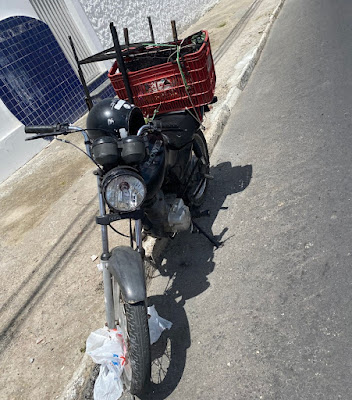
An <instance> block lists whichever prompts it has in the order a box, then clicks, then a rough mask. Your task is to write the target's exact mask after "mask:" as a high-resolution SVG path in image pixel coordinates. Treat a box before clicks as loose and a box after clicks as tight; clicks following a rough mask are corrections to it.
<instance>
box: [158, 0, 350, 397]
mask: <svg viewBox="0 0 352 400" xmlns="http://www.w3.org/2000/svg"><path fill="white" fill-rule="evenodd" d="M351 21H352V3H351V2H349V1H348V0H337V1H332V0H310V1H307V0H287V1H286V3H285V5H284V7H283V10H282V11H281V14H280V16H279V19H278V20H277V22H276V23H275V25H274V28H273V30H272V32H271V35H270V38H269V41H268V43H267V46H266V48H265V49H264V52H263V55H262V57H261V60H260V62H259V63H258V66H257V67H256V70H255V72H254V74H253V75H252V77H251V80H250V82H249V84H248V86H247V87H246V89H245V91H244V93H243V95H242V96H241V97H240V100H239V102H238V103H237V106H236V110H235V112H234V113H233V115H232V117H231V119H230V121H229V123H228V126H227V129H226V132H225V133H224V135H223V136H222V138H221V140H220V141H219V143H218V145H217V147H216V149H215V151H214V153H213V156H212V165H213V167H212V174H213V175H214V176H215V180H214V181H213V182H212V185H211V190H210V191H209V197H208V203H207V207H208V208H210V210H211V211H212V216H211V217H210V219H208V220H206V219H204V220H201V221H200V223H201V224H202V225H203V226H204V227H206V228H207V229H209V230H210V229H212V231H213V233H214V234H215V235H218V237H219V238H220V237H221V238H222V240H223V241H224V246H223V247H222V248H221V249H219V250H216V251H213V249H212V247H211V245H210V244H209V243H208V242H207V241H206V239H204V238H202V237H200V236H198V235H194V236H191V235H188V236H187V235H184V236H180V237H178V238H176V239H175V240H174V241H173V242H172V243H171V245H170V246H169V247H168V250H167V251H166V253H165V259H164V260H163V263H162V267H161V276H159V277H158V278H156V279H155V282H154V284H153V285H152V288H153V290H154V293H155V297H154V301H155V303H156V304H159V303H160V305H159V308H158V309H159V312H160V314H161V315H162V316H164V317H166V318H167V319H169V320H171V321H174V322H175V323H174V327H173V329H172V331H171V333H170V343H169V346H170V347H169V348H168V351H169V353H168V354H169V357H170V358H171V364H170V368H169V370H168V371H167V375H166V377H165V380H164V383H161V384H159V385H155V388H154V393H153V395H152V396H150V398H152V399H164V398H166V397H167V398H170V399H189V400H193V399H202V400H207V399H241V400H242V399H246V400H248V399H278V400H291V399H292V400H305V399H307V400H308V399H309V400H313V399H319V400H321V399H327V400H331V399H346V400H348V399H351V396H352V394H351V393H352V379H351V370H352V350H351V342H352V334H351V327H352V324H351V321H352V312H351V311H352V306H351V297H352V295H351V293H352V291H351V289H352V269H351V260H352V255H351V254H352V248H351V216H352V181H351V167H352V156H351V150H352V129H351V104H352V41H351V37H352V35H351V34H352V25H351ZM221 207H222V209H220V208H221ZM162 288H166V294H168V296H167V300H166V302H165V303H164V305H162V304H161V301H162V300H161V297H160V296H159V294H161V293H162ZM164 299H165V297H164ZM164 342H165V343H164V344H166V339H165V340H164ZM155 353H156V350H155ZM164 358H165V357H164ZM164 361H165V360H164Z"/></svg>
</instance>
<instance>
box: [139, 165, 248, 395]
mask: <svg viewBox="0 0 352 400" xmlns="http://www.w3.org/2000/svg"><path fill="white" fill-rule="evenodd" d="M210 174H211V175H212V176H214V180H213V181H211V182H210V185H209V191H208V194H207V200H206V202H205V204H204V206H203V207H202V210H205V209H209V211H210V217H206V218H202V219H199V220H197V221H199V225H201V227H202V228H203V229H204V230H205V231H206V232H207V233H210V234H211V233H212V226H213V224H214V221H215V219H216V217H217V215H218V213H219V212H226V210H227V208H226V207H223V205H224V202H225V200H226V198H227V196H229V195H232V194H235V193H239V192H241V191H243V190H245V189H246V187H247V186H248V185H249V183H250V180H251V178H252V166H251V165H246V166H235V167H232V166H231V163H230V162H225V163H221V164H218V165H216V166H214V167H212V168H211V172H210ZM228 222H229V224H230V223H231V221H228ZM228 230H229V228H228V227H224V228H223V229H222V231H221V233H220V234H219V235H216V236H215V238H216V240H218V241H221V240H222V239H223V238H224V237H225V235H226V232H227V231H228ZM225 242H226V240H225ZM225 242H224V246H226V243H225ZM214 250H216V249H215V248H214V246H213V245H212V244H211V243H210V242H209V241H208V240H207V239H206V238H205V237H204V236H202V235H200V234H193V235H192V234H191V233H183V234H180V235H177V236H176V238H175V239H174V240H170V241H169V242H168V243H167V246H166V249H165V250H164V251H163V253H162V255H161V256H159V257H157V258H156V260H155V263H156V265H155V267H156V268H157V270H156V271H155V273H154V276H153V279H155V280H159V283H157V281H156V285H155V286H158V287H159V286H160V282H162V283H161V284H163V285H164V287H165V289H164V292H163V293H162V294H161V295H154V296H151V297H149V299H148V302H149V305H151V304H154V305H155V308H156V310H157V312H158V313H159V315H160V316H162V317H163V318H166V319H167V320H169V321H171V322H172V323H173V326H172V327H171V329H170V330H166V331H164V332H163V334H162V336H161V338H160V339H159V340H158V342H157V343H155V344H154V345H152V383H151V385H150V388H149V390H148V392H147V393H145V394H144V395H143V396H142V397H141V399H142V400H149V399H153V400H163V399H166V398H167V397H168V396H169V395H170V394H171V393H172V392H173V391H174V390H175V389H176V387H177V386H178V384H179V382H180V380H181V378H182V375H183V372H184V369H185V366H186V359H187V349H188V348H189V347H190V346H191V333H190V327H189V322H188V318H187V314H186V311H185V307H184V306H185V304H186V301H187V300H189V299H191V298H194V297H196V296H198V295H199V294H201V293H203V292H204V291H205V290H207V289H208V287H209V285H210V284H209V281H208V278H207V276H208V275H209V274H210V273H212V272H213V271H214V268H215V263H214V261H213V260H214ZM152 286H153V283H152ZM189 312H192V311H189ZM197 318H198V315H195V314H193V312H192V320H193V321H196V320H197ZM199 318H201V316H199Z"/></svg>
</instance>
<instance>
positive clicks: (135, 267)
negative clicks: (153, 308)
mask: <svg viewBox="0 0 352 400" xmlns="http://www.w3.org/2000/svg"><path fill="white" fill-rule="evenodd" d="M109 271H110V273H111V275H112V276H113V277H114V278H115V279H116V280H117V282H118V284H119V286H120V289H121V292H122V295H123V298H124V300H125V301H126V302H127V303H132V304H133V303H138V302H139V301H144V300H145V299H146V297H147V291H146V288H145V275H144V266H143V261H142V257H141V256H140V254H139V253H138V252H137V251H136V250H133V249H132V248H131V247H127V246H119V247H115V248H114V249H113V250H112V252H111V257H110V258H109Z"/></svg>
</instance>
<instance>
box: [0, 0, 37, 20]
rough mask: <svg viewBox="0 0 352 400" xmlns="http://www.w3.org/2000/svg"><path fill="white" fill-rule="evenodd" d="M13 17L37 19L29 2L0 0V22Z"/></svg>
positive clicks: (23, 0) (26, 0) (27, 0)
mask: <svg viewBox="0 0 352 400" xmlns="http://www.w3.org/2000/svg"><path fill="white" fill-rule="evenodd" d="M15 15H23V16H26V17H32V18H38V16H37V14H36V13H35V11H34V9H33V7H32V6H31V4H30V2H29V0H0V20H1V19H5V18H8V17H14V16H15Z"/></svg>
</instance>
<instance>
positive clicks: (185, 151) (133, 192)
mask: <svg viewBox="0 0 352 400" xmlns="http://www.w3.org/2000/svg"><path fill="white" fill-rule="evenodd" d="M204 37H205V34H204V35H203V39H202V40H203V42H204ZM203 42H202V43H203ZM202 43H201V45H202ZM191 45H192V43H191ZM177 46H178V47H181V46H179V44H178V45H177ZM181 50H182V49H181ZM208 53H209V51H208ZM130 55H131V54H130ZM210 57H211V55H210ZM208 59H209V55H207V60H208ZM211 61H212V59H211ZM172 68H174V66H172ZM177 68H178V67H177ZM205 68H206V69H207V70H208V71H209V66H206V67H205ZM214 79H215V78H214ZM165 80H166V79H164V80H163V84H164V86H163V87H162V88H161V89H160V87H159V88H158V90H159V94H160V92H162V91H166V92H167V91H168V92H171V93H175V89H174V87H173V86H172V85H173V84H174V82H175V80H174V81H173V80H172V79H171V78H168V79H167V80H166V81H167V85H168V86H166V87H165ZM160 81H161V79H159V78H158V80H156V81H155V80H154V82H156V83H155V85H154V87H153V86H152V85H150V86H148V88H152V94H153V96H154V97H153V98H154V99H155V87H157V86H158V84H159V82H160ZM214 84H215V82H214ZM145 87H147V85H146V84H145V82H144V88H145ZM148 90H149V89H148ZM186 92H188V91H187V87H186ZM177 100H179V99H177ZM186 100H187V101H188V100H190V101H191V103H192V106H193V107H192V110H189V109H187V107H184V106H183V108H184V109H183V110H176V111H171V112H165V111H164V112H159V113H155V115H154V117H153V119H152V120H151V121H149V122H146V121H145V118H144V117H145V112H144V115H143V112H142V111H141V109H140V108H139V107H137V106H136V105H134V104H133V103H132V102H129V101H126V100H125V99H121V98H110V99H104V100H102V101H100V102H98V103H97V104H96V105H94V106H92V104H91V105H90V106H89V109H90V111H89V114H88V117H87V128H86V129H82V128H80V127H77V126H73V125H69V124H66V123H59V124H56V125H52V126H51V125H50V126H27V127H26V128H25V131H26V133H35V134H36V135H34V136H32V137H29V138H28V139H26V140H34V139H39V138H47V137H52V136H54V137H58V136H60V135H69V134H71V133H73V132H81V133H82V135H83V137H84V143H85V149H86V154H87V156H88V157H89V158H90V159H91V160H92V161H93V162H94V163H95V165H96V167H97V169H96V170H95V171H94V174H95V175H96V178H97V188H98V198H99V216H97V217H96V223H97V224H98V225H100V226H101V235H102V255H101V266H102V270H103V284H104V297H105V310H106V321H107V326H108V328H110V329H114V328H116V326H117V325H118V326H119V328H120V329H121V331H122V336H123V342H124V346H125V348H126V349H127V352H126V360H125V365H124V371H123V376H122V380H123V384H124V387H125V389H126V390H128V391H129V392H130V393H131V394H136V395H139V394H141V393H142V392H143V390H144V389H145V387H146V386H147V384H148V382H149V381H150V375H151V353H150V338H149V330H148V315H147V304H146V300H147V293H146V281H145V279H146V278H145V269H144V258H145V251H144V249H143V239H144V237H146V236H152V237H155V238H162V237H174V236H175V235H176V234H177V233H179V232H182V231H187V230H192V229H193V228H197V229H198V230H199V231H201V233H204V234H205V235H206V236H207V238H208V239H209V240H210V241H211V242H212V243H213V244H214V245H215V246H218V245H219V244H218V243H217V242H216V240H214V238H212V237H211V236H209V235H207V234H206V233H205V232H203V231H202V229H201V228H200V227H199V225H198V224H197V223H196V222H195V219H196V218H199V217H201V216H203V215H206V214H207V212H204V211H203V212H202V211H200V209H199V207H200V206H201V205H202V204H203V201H204V199H205V195H206V191H207V187H208V181H209V179H211V176H210V174H209V154H208V148H207V143H206V140H205V138H204V135H203V132H202V130H201V122H202V119H203V114H204V111H205V110H206V107H207V104H204V101H203V104H201V103H199V104H196V105H194V104H193V102H192V98H190V96H189V93H187V96H186ZM209 103H210V101H209ZM87 104H88V103H87ZM149 105H150V104H149ZM147 106H148V104H147ZM159 108H160V107H159ZM181 108H182V107H181ZM143 111H145V110H143ZM159 111H160V110H159ZM59 140H62V139H59ZM62 141H64V142H68V141H67V140H62ZM121 220H128V221H129V226H130V234H129V238H130V246H118V247H115V248H113V249H111V248H110V247H109V240H108V228H111V229H112V230H113V231H115V232H117V233H120V234H121V232H119V231H118V230H117V229H116V228H115V227H114V226H113V225H112V224H113V223H114V222H115V221H121Z"/></svg>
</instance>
